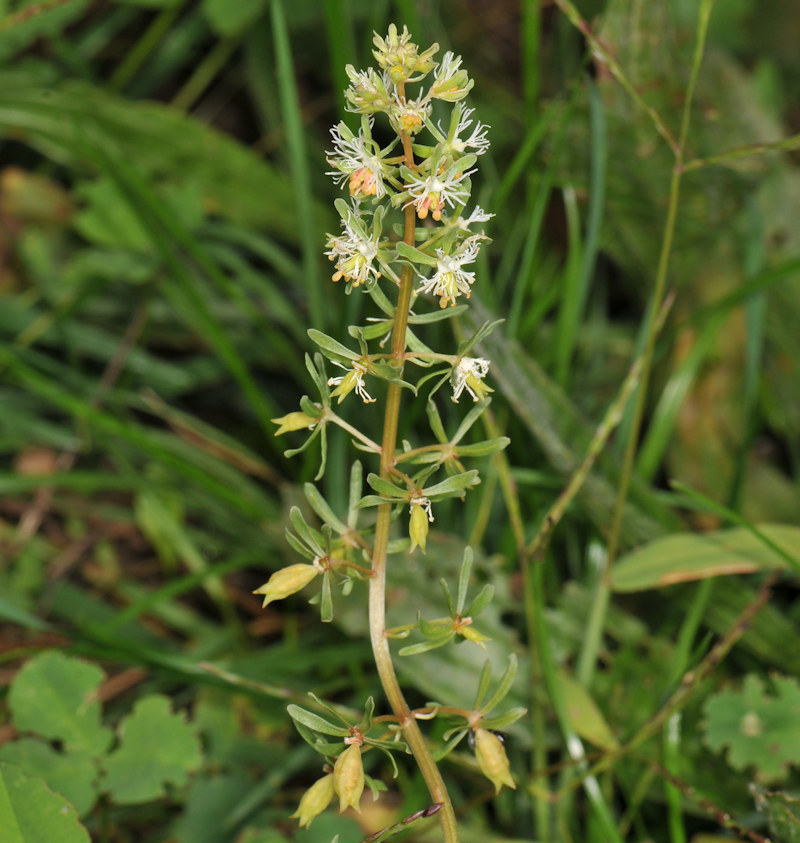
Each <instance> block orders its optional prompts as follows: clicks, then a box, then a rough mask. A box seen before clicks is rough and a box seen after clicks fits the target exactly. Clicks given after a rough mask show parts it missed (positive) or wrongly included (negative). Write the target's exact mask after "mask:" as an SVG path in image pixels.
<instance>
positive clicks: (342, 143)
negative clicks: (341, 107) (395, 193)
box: [326, 120, 386, 198]
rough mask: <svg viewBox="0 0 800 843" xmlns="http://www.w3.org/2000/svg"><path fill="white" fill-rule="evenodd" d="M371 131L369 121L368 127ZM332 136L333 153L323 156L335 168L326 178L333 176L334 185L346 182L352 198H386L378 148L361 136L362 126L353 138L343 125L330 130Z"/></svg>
mask: <svg viewBox="0 0 800 843" xmlns="http://www.w3.org/2000/svg"><path fill="white" fill-rule="evenodd" d="M370 128H372V120H370V121H369V124H368V129H370ZM331 137H332V138H333V151H332V152H327V153H326V155H327V160H328V163H329V164H330V165H331V166H332V167H335V168H336V169H335V170H332V171H330V172H328V173H326V175H328V176H333V180H334V181H335V182H336V184H342V183H343V182H344V181H348V182H349V188H350V195H351V196H377V197H378V198H380V197H381V196H385V195H386V187H385V186H384V184H383V161H382V160H381V157H380V155H379V154H378V153H379V152H380V149H379V147H378V145H377V144H376V143H375V141H374V140H372V138H371V137H367V136H366V135H365V134H364V127H363V126H362V128H361V130H360V131H359V133H358V135H354V134H353V133H352V132H351V131H350V129H348V128H347V126H346V125H345V124H344V123H339V125H338V126H334V127H333V128H332V129H331Z"/></svg>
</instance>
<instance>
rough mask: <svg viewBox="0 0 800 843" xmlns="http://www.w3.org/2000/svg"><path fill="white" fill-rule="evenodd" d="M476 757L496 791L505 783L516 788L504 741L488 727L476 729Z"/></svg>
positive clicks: (513, 788) (498, 791)
mask: <svg viewBox="0 0 800 843" xmlns="http://www.w3.org/2000/svg"><path fill="white" fill-rule="evenodd" d="M475 757H476V758H477V759H478V766H479V767H480V768H481V772H482V773H483V775H484V776H486V778H487V779H489V781H490V782H491V783H492V784H493V785H494V786H495V793H500V788H501V787H502V786H503V785H504V784H505V785H508V786H509V787H510V788H511V789H512V790H516V787H517V785H516V783H515V782H514V779H513V778H512V776H511V770H510V768H509V765H508V757H507V756H506V751H505V748H504V747H503V742H502V741H501V740H500V738H498V737H497V735H495V734H493V733H492V732H490V731H489V730H488V729H477V730H476V731H475Z"/></svg>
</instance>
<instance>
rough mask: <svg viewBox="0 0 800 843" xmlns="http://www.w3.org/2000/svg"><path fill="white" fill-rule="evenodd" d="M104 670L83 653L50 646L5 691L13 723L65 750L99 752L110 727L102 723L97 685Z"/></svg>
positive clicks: (102, 750)
mask: <svg viewBox="0 0 800 843" xmlns="http://www.w3.org/2000/svg"><path fill="white" fill-rule="evenodd" d="M103 678H104V674H103V671H102V670H100V668H99V667H97V666H96V665H93V664H89V663H88V662H85V661H83V660H81V659H76V658H73V657H71V656H65V655H64V654H63V653H61V652H59V651H58V650H48V651H46V652H44V653H41V654H40V655H38V656H36V657H34V658H32V659H31V660H30V661H29V662H28V663H27V664H26V665H25V666H24V667H23V668H22V670H21V671H20V672H19V673H18V674H17V676H16V678H15V679H14V681H13V683H12V684H11V690H10V692H9V695H8V704H9V706H10V708H11V713H12V717H13V720H14V725H15V726H16V727H17V729H19V731H21V732H35V733H36V734H39V735H42V736H43V737H46V738H52V739H53V740H58V741H61V742H62V743H63V745H64V748H65V749H66V750H68V751H83V752H85V753H87V754H88V755H100V754H102V753H103V752H105V750H106V749H107V748H108V745H109V744H110V742H111V732H110V731H109V730H108V729H105V728H103V727H102V726H101V725H100V703H99V702H98V701H97V690H98V688H99V687H100V683H101V682H102V681H103Z"/></svg>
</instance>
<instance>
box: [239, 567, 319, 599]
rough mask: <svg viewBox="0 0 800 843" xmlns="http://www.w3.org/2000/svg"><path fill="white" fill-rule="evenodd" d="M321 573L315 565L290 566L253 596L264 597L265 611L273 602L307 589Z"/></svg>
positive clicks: (275, 575)
mask: <svg viewBox="0 0 800 843" xmlns="http://www.w3.org/2000/svg"><path fill="white" fill-rule="evenodd" d="M319 573H320V569H319V568H318V567H316V566H315V565H306V564H305V563H303V562H300V563H298V564H297V565H289V567H288V568H282V569H281V570H280V571H275V573H274V574H273V575H272V576H271V577H270V578H269V580H267V582H265V583H264V585H262V586H261V587H260V588H257V589H256V590H255V591H254V592H253V594H263V595H264V603H263V604H262V606H261V608H262V609H263V608H264V607H265V606H267V605H268V604H269V603H271V602H272V601H273V600H283V598H284V597H288V596H289V595H290V594H294V593H295V592H297V591H300V589H301V588H305V586H307V585H308V584H309V583H310V582H311V580H313V579H314V577H316V576H317V574H319Z"/></svg>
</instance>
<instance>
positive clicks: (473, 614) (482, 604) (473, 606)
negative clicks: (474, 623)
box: [464, 583, 494, 618]
mask: <svg viewBox="0 0 800 843" xmlns="http://www.w3.org/2000/svg"><path fill="white" fill-rule="evenodd" d="M493 597H494V586H493V585H492V584H491V583H486V585H484V587H483V588H482V589H481V590H480V592H479V593H478V595H477V597H475V599H474V600H473V601H472V603H470V604H469V606H467V609H466V611H465V612H464V614H465V615H466V616H467V617H468V618H477V617H478V615H479V614H480V613H481V612H482V611H483V610H484V609H485V608H486V607H487V606H488V605H489V604H490V603H491V602H492V598H493Z"/></svg>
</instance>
